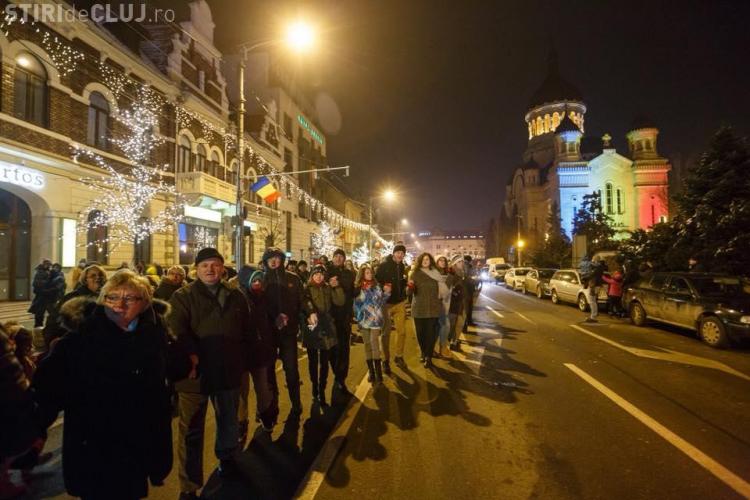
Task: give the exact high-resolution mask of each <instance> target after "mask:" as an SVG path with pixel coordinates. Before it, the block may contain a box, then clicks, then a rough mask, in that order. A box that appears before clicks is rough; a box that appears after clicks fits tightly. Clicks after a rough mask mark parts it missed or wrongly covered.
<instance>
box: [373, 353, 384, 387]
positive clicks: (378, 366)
mask: <svg viewBox="0 0 750 500" xmlns="http://www.w3.org/2000/svg"><path fill="white" fill-rule="evenodd" d="M373 364H374V365H375V380H377V381H378V383H382V382H383V370H382V365H381V363H380V360H379V359H375V360H373Z"/></svg>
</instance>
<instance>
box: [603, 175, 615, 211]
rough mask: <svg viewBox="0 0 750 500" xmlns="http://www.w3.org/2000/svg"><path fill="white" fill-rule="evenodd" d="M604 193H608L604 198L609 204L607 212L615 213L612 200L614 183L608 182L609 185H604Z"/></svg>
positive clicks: (607, 204)
mask: <svg viewBox="0 0 750 500" xmlns="http://www.w3.org/2000/svg"><path fill="white" fill-rule="evenodd" d="M604 194H605V195H606V197H605V199H604V200H605V203H606V206H607V213H608V214H613V213H614V211H613V210H612V204H613V201H612V184H611V183H609V182H608V183H607V185H606V186H605V187H604Z"/></svg>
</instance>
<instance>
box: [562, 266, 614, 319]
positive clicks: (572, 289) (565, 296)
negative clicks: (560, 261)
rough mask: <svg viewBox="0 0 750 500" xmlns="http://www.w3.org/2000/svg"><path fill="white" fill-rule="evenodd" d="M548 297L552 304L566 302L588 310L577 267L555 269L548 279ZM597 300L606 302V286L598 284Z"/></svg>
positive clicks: (587, 302) (582, 309)
mask: <svg viewBox="0 0 750 500" xmlns="http://www.w3.org/2000/svg"><path fill="white" fill-rule="evenodd" d="M549 291H550V297H551V298H552V303H553V304H559V303H561V302H568V303H570V304H576V305H578V309H580V310H581V311H584V312H585V311H588V309H589V301H588V299H587V298H586V292H585V289H584V288H583V285H582V284H581V275H580V274H579V273H578V270H577V269H560V270H559V271H555V274H553V275H552V278H551V279H550V280H549ZM596 301H597V302H601V303H606V302H607V287H604V286H600V287H599V293H598V294H597V297H596Z"/></svg>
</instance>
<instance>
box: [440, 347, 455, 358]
mask: <svg viewBox="0 0 750 500" xmlns="http://www.w3.org/2000/svg"><path fill="white" fill-rule="evenodd" d="M440 356H441V357H443V358H445V359H450V358H452V357H453V355H452V354H451V350H450V349H448V346H447V345H443V346H441V347H440Z"/></svg>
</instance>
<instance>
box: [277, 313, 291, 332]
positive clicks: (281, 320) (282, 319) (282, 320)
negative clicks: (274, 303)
mask: <svg viewBox="0 0 750 500" xmlns="http://www.w3.org/2000/svg"><path fill="white" fill-rule="evenodd" d="M288 322H289V316H287V315H286V314H284V313H281V314H279V315H278V316H276V328H277V329H279V330H281V329H282V328H284V327H285V326H286V325H287V323H288Z"/></svg>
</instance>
